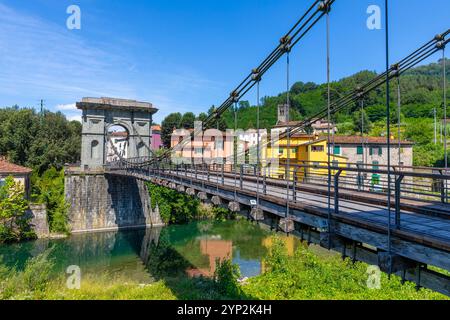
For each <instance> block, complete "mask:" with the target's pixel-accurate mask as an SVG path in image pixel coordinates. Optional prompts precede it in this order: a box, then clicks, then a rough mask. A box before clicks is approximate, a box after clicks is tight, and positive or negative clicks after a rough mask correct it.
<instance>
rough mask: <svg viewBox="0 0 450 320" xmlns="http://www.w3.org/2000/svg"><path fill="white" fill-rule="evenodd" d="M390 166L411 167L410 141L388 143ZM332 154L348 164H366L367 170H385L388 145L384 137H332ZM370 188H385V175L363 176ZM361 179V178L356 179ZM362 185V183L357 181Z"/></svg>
mask: <svg viewBox="0 0 450 320" xmlns="http://www.w3.org/2000/svg"><path fill="white" fill-rule="evenodd" d="M390 144H391V147H390V151H391V152H390V159H391V162H390V163H391V166H404V167H411V166H412V165H413V145H414V143H413V142H411V141H398V140H396V139H393V138H392V139H391V141H390ZM332 147H333V154H334V155H339V156H343V157H346V158H347V159H348V163H351V164H359V165H361V166H363V164H367V168H369V169H374V170H386V169H387V164H388V145H387V139H386V138H385V137H363V138H362V137H361V136H334V137H333V138H332ZM363 177H364V179H365V181H366V183H368V184H369V185H370V186H371V188H376V189H379V188H383V187H385V186H387V177H386V175H382V174H378V173H372V174H364V175H363ZM356 179H361V177H356ZM358 183H360V184H362V181H359V180H358Z"/></svg>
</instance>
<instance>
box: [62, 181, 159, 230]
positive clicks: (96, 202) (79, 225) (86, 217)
mask: <svg viewBox="0 0 450 320" xmlns="http://www.w3.org/2000/svg"><path fill="white" fill-rule="evenodd" d="M65 193H66V201H67V203H69V204H70V208H69V212H68V214H69V223H70V226H71V230H72V232H88V231H96V230H102V229H103V230H114V229H121V228H130V227H138V226H152V225H153V226H156V225H161V224H162V221H161V218H160V217H159V215H158V214H157V213H155V212H152V210H151V205H150V196H149V193H148V190H147V187H146V185H145V183H144V182H143V181H140V180H137V179H135V178H133V177H121V176H114V175H108V174H106V175H105V174H84V173H77V174H71V173H66V178H65Z"/></svg>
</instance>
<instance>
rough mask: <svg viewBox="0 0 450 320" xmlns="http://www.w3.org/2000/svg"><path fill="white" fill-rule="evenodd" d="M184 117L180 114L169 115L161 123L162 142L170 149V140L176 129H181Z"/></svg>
mask: <svg viewBox="0 0 450 320" xmlns="http://www.w3.org/2000/svg"><path fill="white" fill-rule="evenodd" d="M181 119H182V115H181V113H179V112H176V113H171V114H169V115H168V116H167V117H166V118H165V119H164V120H163V121H162V123H161V140H162V142H163V144H164V146H165V147H166V148H170V139H171V136H172V132H173V129H174V128H180V125H181Z"/></svg>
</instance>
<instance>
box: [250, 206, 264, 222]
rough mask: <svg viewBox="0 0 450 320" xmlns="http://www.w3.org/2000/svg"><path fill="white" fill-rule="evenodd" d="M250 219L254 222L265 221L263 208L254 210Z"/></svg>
mask: <svg viewBox="0 0 450 320" xmlns="http://www.w3.org/2000/svg"><path fill="white" fill-rule="evenodd" d="M250 217H251V218H252V219H253V220H254V221H263V220H264V211H263V210H262V209H261V208H257V207H255V208H252V210H251V211H250Z"/></svg>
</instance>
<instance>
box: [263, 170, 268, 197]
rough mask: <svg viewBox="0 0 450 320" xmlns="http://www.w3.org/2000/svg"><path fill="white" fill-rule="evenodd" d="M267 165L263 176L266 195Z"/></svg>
mask: <svg viewBox="0 0 450 320" xmlns="http://www.w3.org/2000/svg"><path fill="white" fill-rule="evenodd" d="M266 179H267V167H265V168H264V176H263V193H264V195H266V194H267V182H266Z"/></svg>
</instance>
